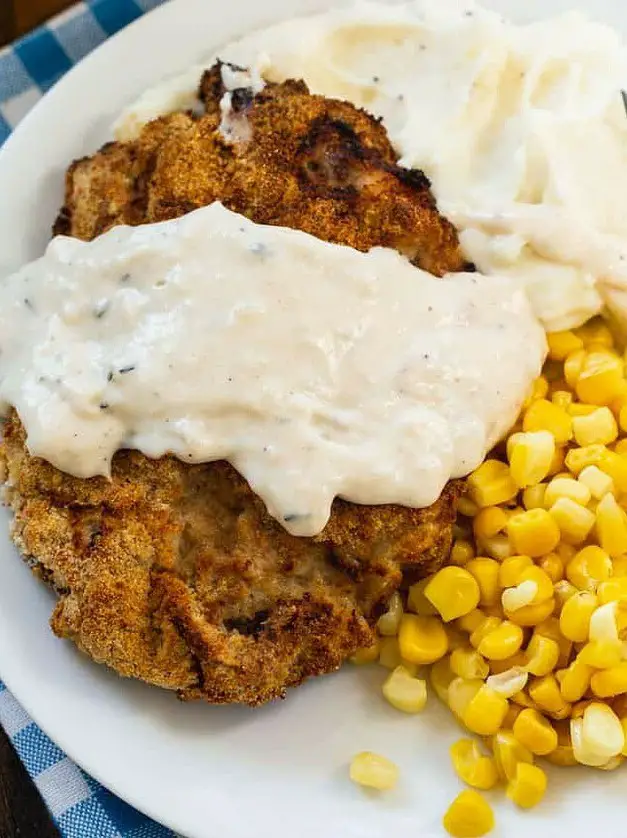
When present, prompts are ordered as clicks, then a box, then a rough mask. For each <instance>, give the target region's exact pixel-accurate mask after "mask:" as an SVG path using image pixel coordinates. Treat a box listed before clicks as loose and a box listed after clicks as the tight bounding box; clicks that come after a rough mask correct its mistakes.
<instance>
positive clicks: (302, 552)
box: [0, 415, 460, 705]
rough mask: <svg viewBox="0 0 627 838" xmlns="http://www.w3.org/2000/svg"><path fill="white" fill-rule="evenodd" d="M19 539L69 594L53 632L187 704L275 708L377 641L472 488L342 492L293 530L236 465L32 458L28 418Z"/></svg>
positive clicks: (434, 559) (17, 439)
mask: <svg viewBox="0 0 627 838" xmlns="http://www.w3.org/2000/svg"><path fill="white" fill-rule="evenodd" d="M0 458H1V459H2V460H4V463H5V465H6V467H7V468H8V474H9V486H10V487H11V488H10V489H9V491H8V496H9V502H10V503H11V505H12V506H13V509H14V512H15V526H14V531H13V537H14V539H15V541H16V543H17V545H18V546H19V548H20V550H21V551H22V553H23V554H24V555H25V556H26V557H27V558H28V560H29V561H30V563H31V565H32V567H33V570H34V572H35V573H36V574H37V575H38V576H40V577H41V578H42V579H43V580H44V581H46V582H47V583H48V584H50V585H52V586H53V587H54V588H55V590H56V591H57V593H58V595H59V601H58V603H57V606H56V608H55V610H54V613H53V616H52V627H53V629H54V631H55V632H56V633H57V634H58V635H59V636H60V637H67V638H69V639H71V640H73V641H74V642H75V643H76V644H77V646H78V647H79V648H80V649H82V650H83V651H84V652H86V653H87V654H88V655H90V656H91V657H92V658H93V659H94V660H96V661H98V662H99V663H105V664H107V665H109V666H111V667H113V668H114V669H115V670H116V671H117V672H119V673H120V674H121V675H125V676H130V677H134V678H141V679H142V680H144V681H148V682H149V683H151V684H156V685H158V686H160V687H165V688H167V689H173V690H177V691H178V692H179V695H180V696H181V697H182V698H186V699H196V698H203V699H205V700H208V701H210V702H214V703H228V702H241V703H246V704H251V705H255V704H260V703H263V702H265V701H268V700H270V699H273V698H277V697H280V696H283V695H284V694H285V690H286V688H287V687H292V686H296V685H298V684H300V683H301V682H302V681H303V680H304V679H305V678H307V677H309V676H311V675H318V674H322V673H325V672H331V671H333V670H335V669H337V668H338V667H339V666H340V664H341V663H342V662H343V661H344V660H345V659H346V657H347V656H349V655H350V654H351V653H352V652H354V651H355V649H357V648H359V647H362V646H367V645H370V644H371V643H372V641H373V637H374V635H373V631H372V623H373V621H374V619H375V618H376V617H377V616H378V614H379V613H380V612H381V610H382V608H383V607H384V604H385V602H386V601H387V599H388V597H389V596H390V594H391V593H392V592H393V591H394V590H395V589H396V588H397V587H398V586H399V584H400V582H401V569H402V568H405V569H407V570H408V571H409V572H412V573H416V574H418V575H420V574H424V573H426V572H429V571H430V570H433V569H435V568H437V567H439V566H440V564H441V563H442V561H443V560H444V558H445V557H446V556H447V555H448V552H449V550H450V541H451V530H452V523H453V520H454V515H455V501H456V499H457V497H458V495H459V492H460V483H459V482H456V483H451V484H449V486H448V487H447V488H446V490H445V491H444V493H443V495H442V497H441V498H440V499H439V500H438V502H437V503H436V504H434V505H433V506H432V507H430V508H428V509H423V510H418V509H406V508H403V507H398V506H378V507H371V506H355V505H353V504H350V503H346V502H344V501H341V500H336V502H335V503H334V506H333V511H332V515H331V519H330V521H329V523H328V525H327V527H326V528H325V530H324V531H323V532H322V533H321V534H320V535H319V536H317V537H316V538H315V539H303V538H296V537H294V536H291V535H289V533H287V532H286V531H285V530H284V529H283V528H282V527H281V526H280V525H279V524H277V523H276V522H275V521H274V520H273V519H272V518H271V517H270V516H269V515H268V514H267V512H266V510H265V507H264V505H263V503H262V502H261V501H260V500H259V499H258V498H257V497H256V496H255V495H254V494H253V493H252V492H251V490H250V489H249V487H248V486H247V484H246V483H245V481H244V480H243V479H242V478H241V477H240V476H239V475H238V474H237V473H236V472H235V471H234V470H233V469H232V468H231V467H230V466H229V465H228V464H226V463H212V464H207V465H200V466H189V465H186V464H184V463H181V462H180V461H179V460H177V459H175V458H172V457H165V458H163V459H161V460H156V461H153V460H148V459H147V458H146V457H143V456H142V455H140V454H138V453H136V452H128V451H126V452H120V453H118V454H117V455H116V457H115V460H114V466H113V476H112V480H111V481H110V482H109V481H107V480H105V479H104V478H93V479H90V480H80V479H77V478H73V477H70V476H68V475H65V474H63V473H61V472H59V471H58V470H56V469H55V468H53V467H52V466H51V465H49V464H48V463H46V462H45V461H43V460H40V459H37V458H33V457H31V456H30V455H29V454H28V452H27V450H26V447H25V434H24V429H23V428H22V426H21V424H20V422H19V420H18V419H17V417H16V416H15V415H14V416H12V417H11V418H10V420H9V421H8V423H7V424H6V425H5V429H4V442H3V445H2V449H1V451H0Z"/></svg>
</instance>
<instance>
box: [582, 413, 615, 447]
mask: <svg viewBox="0 0 627 838" xmlns="http://www.w3.org/2000/svg"><path fill="white" fill-rule="evenodd" d="M573 434H574V436H575V441H576V442H577V444H578V445H595V444H599V445H609V444H610V443H612V442H614V441H615V440H616V438H617V437H618V425H617V424H616V419H615V418H614V414H613V413H612V411H611V410H610V409H609V407H599V408H597V409H596V410H595V411H593V412H592V413H589V414H588V415H587V416H574V417H573Z"/></svg>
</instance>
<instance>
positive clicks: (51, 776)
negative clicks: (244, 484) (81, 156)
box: [0, 0, 174, 838]
mask: <svg viewBox="0 0 627 838" xmlns="http://www.w3.org/2000/svg"><path fill="white" fill-rule="evenodd" d="M0 2H1V0H0ZM161 2H163V0H88V2H85V3H78V4H77V5H75V6H73V7H72V8H71V9H69V11H67V12H65V13H63V14H61V15H59V16H58V17H56V18H54V20H52V21H50V22H49V23H48V24H47V25H46V26H42V27H41V28H39V29H37V30H36V31H35V32H32V33H31V34H29V35H27V36H26V37H24V38H22V39H21V40H19V41H17V42H16V43H14V44H13V45H12V46H10V47H7V48H6V49H4V50H2V51H0V144H2V143H3V142H4V140H6V138H7V137H8V136H9V134H10V133H11V130H12V129H13V128H15V126H16V125H17V123H18V122H19V121H20V119H22V117H23V116H25V114H26V113H27V112H28V111H29V110H30V109H31V108H32V107H33V105H35V104H36V103H37V102H38V100H39V99H40V98H41V97H42V96H43V94H44V93H45V92H46V91H47V90H49V89H50V88H51V87H52V85H53V84H54V83H55V82H56V81H58V80H59V79H60V78H61V76H63V74H64V73H66V72H67V71H68V70H69V69H70V67H72V65H73V64H76V62H77V61H80V59H81V58H83V56H85V55H87V53H88V52H91V50H93V49H94V48H95V47H97V46H98V44H100V43H102V42H103V41H104V40H106V39H107V38H108V37H109V36H110V35H113V34H114V33H115V32H117V31H118V30H119V29H121V28H122V27H123V26H126V24H127V23H130V22H131V21H132V20H135V18H138V17H139V16H140V15H142V14H143V13H144V12H147V11H149V10H150V9H152V8H153V7H154V6H158V5H159V4H160V3H161ZM0 725H2V727H3V728H4V729H5V731H6V732H7V735H8V736H9V738H10V739H11V741H12V742H13V745H14V747H15V749H16V751H17V753H18V755H19V757H20V759H21V760H22V762H23V763H24V765H25V766H26V769H27V771H28V773H29V774H30V775H31V777H32V778H33V780H34V781H35V784H36V786H37V788H38V789H39V791H40V793H41V795H42V796H43V798H44V800H45V801H46V803H47V805H48V808H49V809H50V811H51V813H52V816H53V818H54V820H55V822H56V824H57V826H58V828H59V831H60V832H61V835H62V836H63V838H173V836H174V833H173V832H171V831H170V830H169V829H166V828H165V827H162V826H159V825H158V824H156V823H154V822H153V821H151V820H150V819H149V818H146V817H144V816H143V815H141V814H140V813H139V812H136V811H135V809H132V808H131V807H130V806H127V804H126V803H123V802H122V801H121V800H119V799H118V798H117V797H115V795H113V794H111V793H110V792H109V791H107V790H106V789H105V788H103V787H102V786H101V785H99V784H98V783H97V782H96V781H95V780H93V779H92V778H91V777H89V776H87V775H86V774H85V773H84V772H83V771H81V769H80V768H78V767H77V766H76V765H74V763H73V762H72V761H71V760H70V759H68V757H66V755H65V754H64V753H63V752H62V751H61V750H59V748H57V746H56V745H55V744H54V743H53V742H51V741H50V739H48V737H47V736H46V735H45V734H44V733H43V732H42V731H41V730H40V729H39V728H38V727H37V725H35V724H34V723H33V722H32V721H31V720H30V719H29V717H28V716H27V715H26V713H25V711H24V710H23V709H22V708H21V707H20V705H19V704H18V703H17V701H16V700H15V699H14V698H13V696H12V695H11V694H10V692H9V691H8V690H7V689H6V687H5V686H4V684H3V683H2V681H0Z"/></svg>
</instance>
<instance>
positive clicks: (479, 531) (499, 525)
mask: <svg viewBox="0 0 627 838" xmlns="http://www.w3.org/2000/svg"><path fill="white" fill-rule="evenodd" d="M506 527H507V515H506V514H505V512H504V511H503V510H502V509H501V507H500V506H486V507H484V508H483V509H480V510H479V512H478V513H477V514H476V515H475V517H474V519H473V522H472V529H473V532H474V535H475V538H476V539H477V540H478V541H480V540H482V539H486V538H492V537H493V536H495V535H497V534H498V533H500V532H502V531H503V530H504V529H505V528H506Z"/></svg>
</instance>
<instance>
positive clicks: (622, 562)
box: [612, 553, 627, 578]
mask: <svg viewBox="0 0 627 838" xmlns="http://www.w3.org/2000/svg"><path fill="white" fill-rule="evenodd" d="M612 571H613V573H612V576H613V577H614V578H616V577H622V576H627V553H623V555H622V556H614V559H613V560H612Z"/></svg>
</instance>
